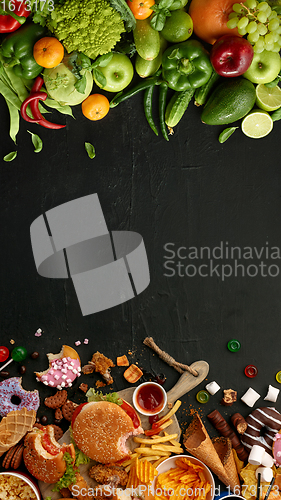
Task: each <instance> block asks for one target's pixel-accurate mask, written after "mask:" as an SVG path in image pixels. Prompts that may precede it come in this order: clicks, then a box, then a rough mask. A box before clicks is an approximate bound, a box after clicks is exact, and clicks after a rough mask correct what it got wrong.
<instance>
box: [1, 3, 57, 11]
mask: <svg viewBox="0 0 281 500" xmlns="http://www.w3.org/2000/svg"><path fill="white" fill-rule="evenodd" d="M0 3H1V4H2V8H3V10H5V11H6V12H7V11H10V12H14V11H15V10H16V9H17V10H20V9H21V7H22V5H24V6H25V9H26V10H27V11H31V10H33V11H34V12H42V11H43V10H44V8H45V6H47V10H48V11H49V12H51V11H52V10H54V0H18V1H17V3H15V0H9V1H5V0H2V1H1V2H0Z"/></svg>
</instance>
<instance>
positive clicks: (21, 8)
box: [0, 0, 30, 33]
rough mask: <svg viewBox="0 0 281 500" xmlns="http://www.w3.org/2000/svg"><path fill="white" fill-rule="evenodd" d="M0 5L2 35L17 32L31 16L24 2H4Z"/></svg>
mask: <svg viewBox="0 0 281 500" xmlns="http://www.w3.org/2000/svg"><path fill="white" fill-rule="evenodd" d="M0 5H1V7H0V33H12V32H13V31H16V30H17V29H18V28H20V27H21V25H22V24H23V23H25V21H26V18H27V17H28V16H29V14H30V10H27V7H26V5H25V1H24V0H9V1H7V0H6V1H5V0H2V2H0ZM3 7H5V8H4V9H3Z"/></svg>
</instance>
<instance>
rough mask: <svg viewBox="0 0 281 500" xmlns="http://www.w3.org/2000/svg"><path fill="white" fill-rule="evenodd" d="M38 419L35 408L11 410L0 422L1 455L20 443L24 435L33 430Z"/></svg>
mask: <svg viewBox="0 0 281 500" xmlns="http://www.w3.org/2000/svg"><path fill="white" fill-rule="evenodd" d="M35 420H36V412H35V411H34V410H29V411H28V410H27V409H26V408H22V409H21V410H15V411H10V413H8V415H7V416H6V417H4V418H2V420H1V422H0V456H2V455H3V453H5V452H6V451H7V450H9V449H10V448H11V447H12V446H14V445H15V444H16V443H18V442H19V441H20V440H21V438H22V437H23V436H25V434H26V433H27V432H29V431H31V429H32V427H33V425H34V423H35Z"/></svg>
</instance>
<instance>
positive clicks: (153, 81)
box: [110, 71, 161, 108]
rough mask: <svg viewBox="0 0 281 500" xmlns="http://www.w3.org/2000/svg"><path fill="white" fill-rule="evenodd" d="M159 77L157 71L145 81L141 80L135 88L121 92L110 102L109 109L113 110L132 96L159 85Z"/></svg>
mask: <svg viewBox="0 0 281 500" xmlns="http://www.w3.org/2000/svg"><path fill="white" fill-rule="evenodd" d="M160 73H161V71H160ZM159 76H160V74H159V71H157V73H155V75H154V76H152V77H150V78H146V79H145V80H142V81H141V82H139V83H138V84H137V85H135V87H133V88H132V89H130V90H128V91H127V92H123V91H122V92H119V93H118V94H116V96H115V97H114V98H113V99H112V101H111V102H110V107H111V108H115V107H116V106H118V104H120V103H121V102H123V101H126V100H127V99H130V97H133V96H134V95H136V94H138V93H139V92H141V91H142V90H145V89H147V88H149V87H151V85H159V84H160V83H161V80H160V79H159Z"/></svg>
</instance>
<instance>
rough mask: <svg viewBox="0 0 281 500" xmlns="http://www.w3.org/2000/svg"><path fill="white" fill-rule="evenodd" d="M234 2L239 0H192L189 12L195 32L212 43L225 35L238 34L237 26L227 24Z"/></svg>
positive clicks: (243, 0)
mask: <svg viewBox="0 0 281 500" xmlns="http://www.w3.org/2000/svg"><path fill="white" fill-rule="evenodd" d="M241 1H242V2H243V3H244V2H245V0H241ZM234 3H237V0H192V1H191V4H190V7H189V10H188V12H189V15H190V16H191V18H192V21H193V31H194V33H195V34H196V35H197V36H198V37H199V38H201V40H204V41H205V42H208V43H211V44H213V43H215V41H216V40H217V39H218V38H220V37H221V36H223V35H227V34H231V35H238V31H237V28H235V29H230V28H228V27H227V26H226V23H227V21H228V15H229V14H230V12H232V5H233V4H234ZM239 36H240V35H239Z"/></svg>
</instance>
